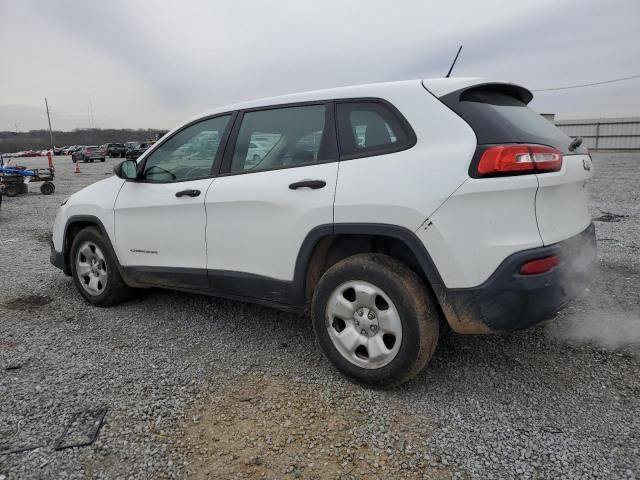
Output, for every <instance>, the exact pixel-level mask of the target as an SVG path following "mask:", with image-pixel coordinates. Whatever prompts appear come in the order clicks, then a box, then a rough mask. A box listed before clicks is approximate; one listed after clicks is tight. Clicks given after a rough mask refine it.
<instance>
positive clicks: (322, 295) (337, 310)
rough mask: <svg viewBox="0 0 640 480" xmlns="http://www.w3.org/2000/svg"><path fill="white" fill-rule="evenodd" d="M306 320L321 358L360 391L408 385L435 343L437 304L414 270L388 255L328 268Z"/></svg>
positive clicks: (354, 259)
mask: <svg viewBox="0 0 640 480" xmlns="http://www.w3.org/2000/svg"><path fill="white" fill-rule="evenodd" d="M311 317H312V322H313V329H314V331H315V334H316V338H317V340H318V343H319V344H320V348H321V349H322V351H323V353H324V354H325V356H326V357H327V358H328V359H329V360H330V361H331V362H332V363H333V364H334V365H335V366H336V367H337V368H338V370H340V371H341V372H342V373H343V374H345V375H347V376H349V377H351V378H353V379H355V380H356V381H358V382H360V383H363V384H365V385H371V386H377V387H393V386H396V385H400V384H402V383H404V382H406V381H408V380H410V379H411V378H413V377H414V376H415V375H417V374H418V372H420V370H422V369H423V368H424V367H425V366H426V364H427V363H428V362H429V360H430V359H431V357H432V355H433V352H434V351H435V348H436V345H437V343H438V320H439V313H438V308H437V304H436V300H435V299H434V298H433V296H432V294H431V293H430V291H429V290H428V289H427V287H426V286H425V284H424V282H423V281H422V280H421V279H420V277H418V275H417V274H416V273H415V272H414V271H413V270H411V269H410V268H409V267H408V266H407V265H405V264H404V263H402V262H400V261H399V260H397V259H395V258H393V257H389V256H387V255H381V254H359V255H354V256H352V257H348V258H346V259H344V260H341V261H340V262H338V263H336V264H335V265H333V266H332V267H331V268H329V269H328V270H327V271H326V272H325V273H324V275H323V276H322V278H321V279H320V281H319V283H318V286H317V288H316V290H315V292H314V295H313V300H312V304H311Z"/></svg>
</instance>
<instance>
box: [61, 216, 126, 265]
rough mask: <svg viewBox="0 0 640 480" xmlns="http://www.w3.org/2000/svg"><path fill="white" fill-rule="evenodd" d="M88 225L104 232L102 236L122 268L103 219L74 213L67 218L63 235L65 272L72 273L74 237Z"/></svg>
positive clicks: (117, 263)
mask: <svg viewBox="0 0 640 480" xmlns="http://www.w3.org/2000/svg"><path fill="white" fill-rule="evenodd" d="M87 227H98V230H100V233H101V234H102V237H103V238H104V241H105V242H106V244H107V248H108V249H109V253H110V254H111V255H113V258H114V259H115V262H116V265H117V266H118V270H121V267H120V261H119V260H118V256H117V255H116V252H115V249H114V248H113V244H112V243H111V238H110V237H109V234H108V233H107V229H106V228H105V227H104V224H103V223H102V221H101V220H100V219H99V218H98V217H96V216H95V215H72V216H70V217H69V218H68V219H67V221H66V223H65V226H64V234H63V237H62V253H63V255H64V269H63V270H64V273H65V274H66V275H71V264H70V260H71V245H72V244H73V239H74V238H75V236H76V235H77V234H78V232H80V231H81V230H82V229H84V228H87ZM120 274H122V272H120Z"/></svg>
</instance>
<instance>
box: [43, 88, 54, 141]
mask: <svg viewBox="0 0 640 480" xmlns="http://www.w3.org/2000/svg"><path fill="white" fill-rule="evenodd" d="M44 105H45V107H47V120H48V121H49V139H50V140H51V150H53V132H52V131H51V117H50V116H49V103H48V102H47V97H44Z"/></svg>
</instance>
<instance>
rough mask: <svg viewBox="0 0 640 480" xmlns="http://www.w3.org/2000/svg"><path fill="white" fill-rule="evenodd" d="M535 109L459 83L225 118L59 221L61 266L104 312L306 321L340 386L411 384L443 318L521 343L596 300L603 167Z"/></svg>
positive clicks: (82, 201) (83, 200)
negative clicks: (237, 306) (144, 294)
mask: <svg viewBox="0 0 640 480" xmlns="http://www.w3.org/2000/svg"><path fill="white" fill-rule="evenodd" d="M531 98H532V94H531V93H530V92H529V91H528V90H526V89H525V88H523V87H520V86H517V85H513V84H509V83H500V82H490V81H486V80H482V79H477V78H458V79H433V80H423V81H420V80H413V81H404V82H394V83H383V84H374V85H361V86H354V87H346V88H338V89H333V90H323V91H316V92H309V93H303V94H296V95H290V96H284V97H278V98H271V99H265V100H259V101H253V102H248V103H243V104H238V105H232V106H228V107H225V108H220V109H216V110H214V111H212V112H209V113H207V114H206V115H203V116H200V117H198V118H196V119H193V120H190V121H189V122H187V123H185V124H183V125H181V126H180V127H178V128H176V129H174V130H173V131H171V132H170V133H169V134H167V135H166V136H165V137H163V139H162V140H161V141H160V142H158V143H157V144H155V145H154V146H153V147H152V148H151V149H149V150H148V151H147V152H145V153H144V154H143V155H142V156H141V157H140V158H139V159H138V160H137V161H133V160H128V161H125V162H123V163H121V164H120V165H119V166H118V167H116V170H115V173H116V176H114V177H111V178H107V179H105V180H102V181H100V182H98V183H95V184H93V185H91V186H89V187H87V188H85V189H84V190H81V191H79V192H77V193H75V194H73V195H72V196H71V197H69V198H68V199H67V200H66V201H65V202H63V205H62V207H61V208H60V211H59V213H58V216H57V218H56V221H55V225H54V231H53V242H52V250H51V261H52V263H53V264H54V265H56V266H57V267H59V268H61V269H62V270H63V271H64V272H65V273H66V274H67V275H71V276H72V277H73V279H74V281H75V283H76V285H77V287H78V290H79V291H80V293H81V294H82V295H83V296H84V297H85V298H86V299H87V300H88V301H89V302H90V303H92V304H94V305H98V306H108V305H114V304H116V303H118V302H121V301H123V300H125V299H126V298H127V297H128V295H129V294H130V292H131V287H151V286H153V287H166V288H171V289H177V290H185V291H190V292H201V293H204V294H210V295H215V296H220V297H226V298H232V299H239V300H247V301H252V302H257V303H261V304H265V305H271V306H274V307H277V308H281V309H283V310H287V311H291V312H296V313H300V314H303V313H307V314H309V315H310V316H311V319H312V321H313V326H314V329H315V333H316V336H317V339H318V342H319V344H320V347H321V348H322V350H323V352H324V353H325V355H326V356H327V357H328V358H329V359H330V360H331V361H332V362H333V363H334V364H335V365H336V367H337V368H339V369H340V370H341V371H342V372H344V373H346V374H347V375H349V376H351V377H353V378H355V379H357V380H358V381H360V382H363V383H366V384H370V385H379V386H390V385H396V384H399V383H402V382H404V381H406V380H407V379H409V378H411V377H412V376H414V375H415V374H416V373H417V372H418V371H420V369H422V368H423V367H424V366H425V365H426V364H427V362H428V361H429V359H430V357H431V356H432V354H433V351H434V349H435V347H436V343H437V340H438V329H439V320H440V319H443V320H446V321H447V322H448V324H449V325H450V326H451V327H452V329H453V330H454V331H456V332H458V333H464V334H480V333H492V332H508V331H513V330H516V329H521V328H525V327H527V326H530V325H533V324H534V323H536V322H538V321H540V320H542V319H544V318H547V317H549V316H550V315H551V314H552V313H553V312H554V311H556V310H557V309H559V308H560V307H562V306H563V305H564V304H565V303H566V302H567V301H568V300H570V299H571V298H573V297H575V296H576V295H577V293H578V292H580V291H581V290H582V289H584V287H585V286H586V284H587V281H588V278H589V271H590V267H591V266H592V264H593V263H594V260H595V257H596V252H595V235H594V229H593V225H592V224H591V219H590V215H589V212H588V209H587V192H586V188H585V187H586V182H587V180H588V179H589V178H591V176H592V170H591V158H590V156H589V155H588V153H587V151H586V150H585V149H582V148H580V141H579V139H577V140H572V139H570V138H569V137H567V136H566V135H564V134H563V133H562V132H561V131H560V130H558V129H557V128H556V127H555V126H554V125H553V124H551V123H550V122H548V121H547V120H545V119H544V118H543V117H541V116H540V115H538V114H536V113H535V112H534V111H533V110H531V109H530V108H528V107H527V103H529V101H530V100H531ZM265 142H266V143H268V145H267V147H266V148H264V149H263V152H264V154H263V155H260V156H259V157H260V158H257V159H256V156H255V152H253V151H252V150H251V147H250V146H251V144H252V143H254V145H255V144H257V143H260V144H262V145H264V144H265Z"/></svg>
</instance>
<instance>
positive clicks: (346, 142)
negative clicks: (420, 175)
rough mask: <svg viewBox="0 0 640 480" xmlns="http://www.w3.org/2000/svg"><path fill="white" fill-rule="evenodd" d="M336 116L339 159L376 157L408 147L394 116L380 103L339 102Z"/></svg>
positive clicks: (409, 142) (406, 135)
mask: <svg viewBox="0 0 640 480" xmlns="http://www.w3.org/2000/svg"><path fill="white" fill-rule="evenodd" d="M336 114H337V118H338V138H339V140H340V153H341V155H342V156H343V157H344V156H346V157H351V158H353V157H360V156H370V155H378V154H383V153H389V152H391V151H398V150H403V149H404V148H408V147H409V146H411V139H410V138H409V135H408V134H407V132H406V130H405V129H404V128H403V126H402V124H401V122H400V120H399V119H398V117H397V116H396V115H395V114H394V113H393V112H392V111H391V109H390V108H388V107H387V106H386V105H383V104H382V103H380V102H374V101H363V102H341V103H338V104H337V105H336Z"/></svg>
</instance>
